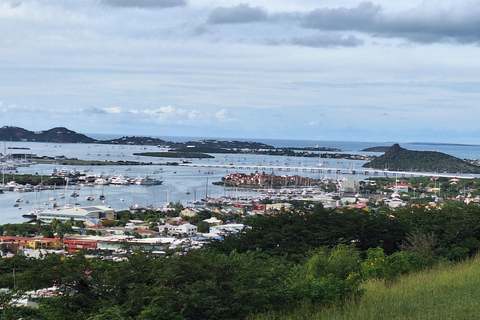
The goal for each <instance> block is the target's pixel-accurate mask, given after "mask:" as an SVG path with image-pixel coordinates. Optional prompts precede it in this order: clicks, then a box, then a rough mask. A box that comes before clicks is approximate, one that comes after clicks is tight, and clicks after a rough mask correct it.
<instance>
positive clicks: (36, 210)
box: [22, 190, 43, 220]
mask: <svg viewBox="0 0 480 320" xmlns="http://www.w3.org/2000/svg"><path fill="white" fill-rule="evenodd" d="M37 194H38V191H37V190H35V207H34V208H33V210H31V211H30V212H27V213H24V214H22V218H25V219H30V220H33V219H37V217H38V214H39V213H41V212H42V211H43V209H39V208H38V207H37V202H38V201H37V200H38V197H37Z"/></svg>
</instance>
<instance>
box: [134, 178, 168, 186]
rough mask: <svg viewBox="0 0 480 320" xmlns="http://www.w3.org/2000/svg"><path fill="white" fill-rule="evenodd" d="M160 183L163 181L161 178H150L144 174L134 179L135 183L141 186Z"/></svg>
mask: <svg viewBox="0 0 480 320" xmlns="http://www.w3.org/2000/svg"><path fill="white" fill-rule="evenodd" d="M162 183H163V180H159V179H154V178H150V177H149V176H148V175H146V176H145V177H143V178H141V177H138V178H136V179H135V184H137V185H141V186H155V185H160V184H162Z"/></svg>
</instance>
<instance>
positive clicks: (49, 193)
mask: <svg viewBox="0 0 480 320" xmlns="http://www.w3.org/2000/svg"><path fill="white" fill-rule="evenodd" d="M88 136H90V137H93V138H95V139H101V140H107V139H112V138H118V137H121V136H119V135H93V134H92V135H88ZM160 138H161V139H164V140H166V141H174V142H185V141H192V140H193V141H196V140H202V139H217V140H238V141H256V142H262V143H266V144H270V145H273V146H274V147H278V148H279V147H294V148H304V147H315V146H319V147H331V148H338V149H341V150H342V152H344V153H353V154H374V155H381V154H382V153H366V152H363V151H361V150H362V149H364V148H368V147H375V146H391V145H393V143H394V142H384V143H379V142H355V141H315V140H280V139H278V140H276V139H241V138H238V139H232V138H228V139H225V138H207V137H160ZM399 144H400V145H401V146H402V147H404V148H406V149H410V150H428V151H438V152H443V153H447V154H450V155H453V156H456V157H459V158H462V159H465V158H467V159H477V158H479V157H480V146H478V145H453V144H433V143H416V142H404V143H399ZM0 150H2V153H7V152H14V153H24V154H26V155H28V154H32V155H37V156H66V157H68V158H78V159H82V160H100V161H104V162H106V163H107V164H106V165H103V166H93V165H92V166H76V167H75V168H74V167H72V166H62V165H59V164H55V165H52V164H48V165H47V164H36V165H31V166H29V167H18V168H17V171H18V173H19V174H22V173H29V174H39V175H45V176H46V175H50V174H51V173H52V171H53V169H57V170H61V169H68V170H72V169H76V170H78V171H80V172H86V173H88V174H96V175H99V174H104V175H110V176H112V175H115V174H122V175H126V176H129V177H131V178H135V177H143V176H145V175H149V176H150V177H152V178H158V179H161V180H163V181H164V182H163V184H162V185H157V186H139V185H130V186H105V187H104V189H103V190H102V187H101V186H95V187H82V188H81V189H80V190H78V191H77V192H78V193H79V194H80V196H79V197H78V198H71V197H69V194H70V193H71V190H63V189H61V188H57V189H56V190H45V191H41V192H38V193H37V196H36V197H35V194H34V193H33V192H27V193H19V192H5V193H4V194H0V224H5V223H21V222H24V221H25V219H23V218H22V214H24V213H26V212H28V211H30V210H33V209H34V208H35V207H37V208H44V207H47V206H49V205H51V204H46V203H48V202H49V200H48V199H49V198H56V199H57V200H56V201H57V203H58V204H59V205H64V204H66V203H70V204H74V203H80V204H81V205H82V206H89V205H104V203H102V202H101V201H100V200H98V196H99V195H100V194H101V193H102V192H103V193H104V194H105V195H106V196H107V204H108V205H110V206H112V208H113V209H115V210H126V209H128V208H129V207H130V206H146V205H152V206H155V207H161V206H163V205H165V204H166V203H168V202H179V203H181V204H183V205H184V206H189V205H191V203H192V202H194V201H196V200H200V199H202V198H204V197H205V196H207V195H208V196H210V197H219V196H223V195H227V196H239V195H245V196H249V195H250V196H254V195H256V193H255V192H252V191H245V190H233V189H224V188H223V187H220V186H214V185H212V184H211V183H212V182H215V181H220V180H221V178H222V177H224V176H225V175H226V174H228V173H232V172H245V173H251V172H254V171H255V169H254V168H255V167H258V168H261V167H263V166H269V165H275V166H284V167H286V166H290V167H305V168H317V167H318V165H319V164H320V162H322V166H324V167H329V166H330V167H334V168H345V170H349V169H350V170H352V169H355V168H360V167H361V166H362V165H363V164H364V163H365V162H364V161H360V160H340V161H337V160H335V161H330V163H326V162H325V161H322V160H324V159H319V158H316V157H314V158H311V157H293V158H292V157H278V156H259V155H243V154H239V155H236V154H213V156H214V157H215V158H214V159H189V160H191V161H192V162H193V164H197V165H199V166H198V167H183V166H165V165H162V163H166V162H167V161H168V162H172V161H177V162H181V161H182V160H183V159H172V158H168V159H161V158H153V157H138V156H135V155H133V153H136V152H147V151H152V152H155V151H161V150H162V149H159V148H157V147H156V146H120V145H104V144H68V143H66V144H58V143H39V142H5V143H4V145H3V146H1V147H0ZM120 160H123V161H127V160H128V161H138V162H152V163H153V164H152V165H142V166H115V165H110V164H108V162H109V161H110V162H114V161H120ZM231 164H234V165H236V166H242V169H231V168H229V166H230V165H231ZM208 166H211V167H208ZM212 167H215V168H212ZM274 173H275V174H278V175H283V174H291V175H293V174H299V175H302V176H310V177H313V178H323V177H329V176H328V175H327V174H325V173H322V174H320V173H318V172H311V171H310V170H306V172H293V171H292V172H286V171H276V172H275V171H274ZM330 177H331V178H335V179H337V178H340V177H339V176H338V174H337V175H335V174H332V175H331V176H330ZM362 178H366V177H365V176H362ZM62 193H65V194H66V197H65V199H62V200H61V199H60V198H59V197H60V195H61V194H62ZM90 194H93V195H94V196H95V200H94V201H86V197H87V196H88V195H90ZM18 198H21V199H22V200H23V201H22V202H20V203H17V202H15V200H16V199H18ZM35 198H37V199H36V200H35ZM27 202H28V203H27ZM35 202H36V205H35ZM15 204H19V206H18V207H15V206H14V205H15Z"/></svg>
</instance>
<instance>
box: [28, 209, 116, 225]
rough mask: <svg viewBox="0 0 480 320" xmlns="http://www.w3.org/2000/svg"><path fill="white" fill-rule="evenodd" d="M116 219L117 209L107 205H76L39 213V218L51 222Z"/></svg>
mask: <svg viewBox="0 0 480 320" xmlns="http://www.w3.org/2000/svg"><path fill="white" fill-rule="evenodd" d="M101 218H109V219H115V210H113V209H111V208H108V207H105V206H90V207H75V208H68V209H63V210H43V211H41V212H39V213H37V219H38V220H42V221H43V222H45V223H51V222H52V221H53V219H56V220H58V221H61V222H67V221H70V220H72V219H73V221H86V220H90V219H101Z"/></svg>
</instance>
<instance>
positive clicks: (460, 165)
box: [363, 144, 480, 173]
mask: <svg viewBox="0 0 480 320" xmlns="http://www.w3.org/2000/svg"><path fill="white" fill-rule="evenodd" d="M363 167H364V168H374V169H381V170H383V169H389V170H400V171H426V172H449V173H480V167H479V166H476V165H473V164H470V163H468V162H466V161H464V160H462V159H459V158H456V157H454V156H451V155H448V154H445V153H442V152H437V151H412V150H407V149H404V148H402V147H400V145H398V144H394V145H393V146H391V147H389V148H387V149H386V150H385V153H384V154H383V155H381V156H379V157H377V158H375V159H373V160H372V161H370V162H367V163H365V164H364V165H363Z"/></svg>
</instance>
